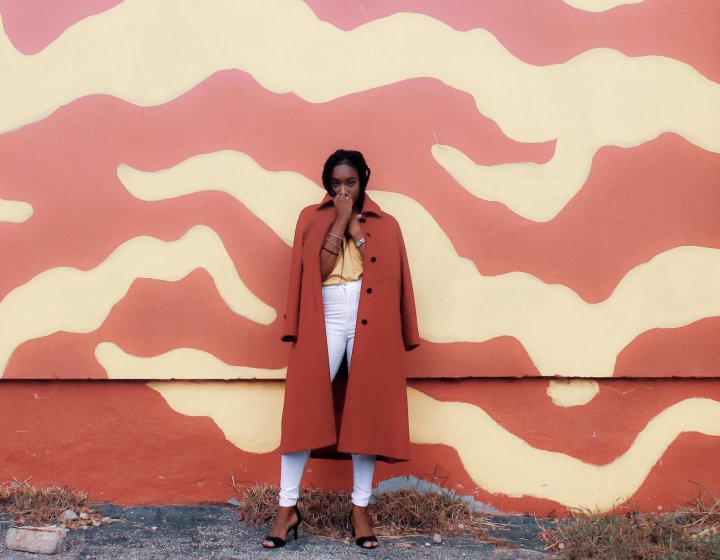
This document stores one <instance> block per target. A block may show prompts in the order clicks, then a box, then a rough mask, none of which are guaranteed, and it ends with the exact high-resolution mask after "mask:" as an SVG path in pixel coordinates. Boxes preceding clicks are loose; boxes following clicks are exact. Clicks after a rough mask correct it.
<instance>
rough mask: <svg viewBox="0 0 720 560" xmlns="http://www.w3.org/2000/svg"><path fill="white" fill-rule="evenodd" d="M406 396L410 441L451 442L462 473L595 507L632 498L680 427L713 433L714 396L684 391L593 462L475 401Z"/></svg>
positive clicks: (718, 422) (486, 483)
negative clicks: (620, 448) (549, 446)
mask: <svg viewBox="0 0 720 560" xmlns="http://www.w3.org/2000/svg"><path fill="white" fill-rule="evenodd" d="M408 398H409V406H410V437H411V439H412V441H413V442H415V443H429V444H438V443H439V444H444V445H449V446H451V447H454V448H455V449H456V450H457V452H458V455H459V456H460V460H461V461H462V463H463V466H464V467H465V469H466V470H467V472H468V474H469V475H470V476H471V477H472V479H473V480H474V481H475V482H476V483H477V484H478V485H479V486H481V487H482V488H483V489H484V490H487V491H489V492H493V493H502V494H506V495H508V496H513V497H521V496H533V497H536V498H546V499H549V500H554V501H557V502H559V503H561V504H564V505H566V506H570V507H580V508H591V509H595V508H597V509H599V510H600V511H608V510H610V509H612V508H613V506H615V505H617V504H619V503H622V502H624V501H626V500H628V499H629V498H631V497H632V495H633V494H634V493H635V492H636V491H637V490H638V488H639V487H640V485H641V484H642V483H643V482H644V481H645V479H646V478H647V476H648V474H649V473H650V470H651V469H652V467H653V466H654V465H655V464H656V463H657V462H658V460H659V459H660V458H661V457H662V456H663V453H664V452H665V450H666V449H667V448H668V446H669V445H670V444H671V443H672V442H673V441H675V440H676V439H677V437H678V436H679V435H680V434H682V433H684V432H698V433H701V434H706V435H710V436H718V435H720V403H719V402H717V401H714V400H711V399H702V398H691V399H686V400H683V401H681V402H679V403H677V404H674V405H672V406H670V407H668V408H666V409H665V410H663V411H662V412H660V413H659V414H658V415H657V416H655V417H654V418H653V419H652V420H651V421H650V422H649V423H648V424H647V426H645V428H643V429H642V430H641V431H640V433H638V435H637V437H636V438H635V440H634V441H633V443H632V445H631V446H630V448H629V449H628V450H627V451H626V452H625V453H623V454H622V455H620V456H619V457H618V458H616V459H615V460H614V461H612V462H611V463H608V464H606V465H592V464H588V463H585V462H583V461H581V460H579V459H576V458H574V457H571V456H569V455H565V454H563V453H557V452H551V451H546V450H542V449H538V448H535V447H532V446H531V445H530V444H528V443H527V442H526V441H524V440H523V439H521V438H519V437H517V436H516V435H514V434H512V433H510V432H508V431H507V430H505V429H504V428H503V427H502V426H500V425H498V424H497V422H495V421H494V420H493V419H492V418H491V417H490V416H489V415H488V414H487V413H486V412H485V411H484V410H482V409H481V408H479V407H477V406H474V405H471V404H467V403H459V402H441V401H437V400H434V399H432V398H431V397H429V396H427V395H425V394H423V393H421V392H420V391H417V390H413V389H409V390H408ZM604 435H605V436H606V437H608V434H604ZM489 449H491V450H492V453H488V450H489Z"/></svg>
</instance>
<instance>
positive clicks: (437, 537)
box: [433, 533, 442, 544]
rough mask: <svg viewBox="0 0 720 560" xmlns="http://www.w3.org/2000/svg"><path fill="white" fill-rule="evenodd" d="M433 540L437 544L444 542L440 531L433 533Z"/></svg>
mask: <svg viewBox="0 0 720 560" xmlns="http://www.w3.org/2000/svg"><path fill="white" fill-rule="evenodd" d="M433 542H434V543H435V544H440V543H441V542H442V537H441V536H440V533H435V534H434V535H433Z"/></svg>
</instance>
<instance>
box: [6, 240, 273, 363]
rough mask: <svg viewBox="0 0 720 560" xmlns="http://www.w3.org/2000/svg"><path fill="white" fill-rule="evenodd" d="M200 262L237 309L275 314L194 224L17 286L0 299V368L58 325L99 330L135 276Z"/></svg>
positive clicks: (162, 275)
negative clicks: (167, 238) (92, 264)
mask: <svg viewBox="0 0 720 560" xmlns="http://www.w3.org/2000/svg"><path fill="white" fill-rule="evenodd" d="M200 267H201V268H204V269H206V270H207V271H208V272H209V273H210V274H211V276H212V277H213V280H214V281H215V285H216V287H217V289H218V292H219V293H220V295H221V296H222V297H223V299H224V300H225V302H226V303H227V305H228V307H229V308H230V309H232V310H233V311H234V312H235V313H241V314H243V315H246V316H247V317H249V318H250V319H252V320H254V321H257V322H259V323H263V324H268V323H271V322H272V321H273V320H274V319H275V315H276V312H275V310H274V309H273V308H271V307H269V306H268V305H266V304H265V303H263V302H262V301H260V300H259V299H258V298H257V297H256V296H255V295H254V294H253V293H252V292H250V291H249V290H248V289H247V287H246V286H245V283H244V282H243V281H242V279H241V278H240V277H239V276H238V274H237V271H236V270H235V267H234V266H233V264H232V261H231V260H230V259H229V257H228V256H227V253H226V252H225V249H224V247H223V244H222V241H221V240H220V238H219V237H218V236H217V234H216V233H215V232H214V231H212V230H211V229H210V228H207V227H205V226H195V227H194V228H192V229H190V230H189V231H188V232H187V233H186V234H185V235H184V236H183V237H182V238H180V239H178V240H177V241H174V242H164V241H160V240H158V239H154V238H149V237H145V238H143V237H136V238H135V239H131V240H129V241H127V242H126V243H124V244H123V245H121V246H120V247H118V248H117V250H116V251H115V252H113V254H112V255H110V256H109V257H108V258H107V259H106V260H105V261H104V262H103V263H101V264H100V265H98V266H97V267H96V268H94V269H92V270H90V271H83V270H78V269H74V268H56V269H52V270H47V271H45V272H43V273H42V274H39V275H38V276H36V277H35V278H33V279H32V280H31V281H30V282H28V283H27V284H24V285H22V286H19V287H17V288H15V289H14V290H13V291H12V292H10V293H9V294H8V295H7V296H5V298H4V299H3V300H2V301H0V340H1V342H0V370H4V368H5V365H6V364H7V361H8V359H9V358H10V355H11V354H12V352H13V350H15V348H17V347H18V346H19V345H20V344H22V343H23V342H25V341H27V340H31V339H33V338H38V337H42V336H47V335H49V334H51V333H53V332H56V331H60V330H63V331H69V332H90V331H93V330H95V329H97V328H98V327H99V326H100V325H101V324H102V323H103V321H104V320H105V319H106V318H107V316H108V313H110V310H111V309H112V306H113V305H114V304H116V303H117V302H118V301H119V300H121V299H122V298H123V297H124V295H125V294H126V293H127V291H128V288H129V287H130V284H132V282H133V281H134V280H135V279H136V278H142V277H150V278H156V279H162V280H169V281H173V280H179V279H181V278H183V277H184V276H186V275H187V274H188V273H189V272H191V271H192V270H194V269H196V268H200Z"/></svg>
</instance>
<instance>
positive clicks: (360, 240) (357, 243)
mask: <svg viewBox="0 0 720 560" xmlns="http://www.w3.org/2000/svg"><path fill="white" fill-rule="evenodd" d="M363 243H365V238H364V237H363V238H362V239H358V240H357V241H356V242H355V246H356V247H360V245H362V244H363Z"/></svg>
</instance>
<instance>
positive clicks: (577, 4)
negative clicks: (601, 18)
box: [563, 0, 645, 12]
mask: <svg viewBox="0 0 720 560" xmlns="http://www.w3.org/2000/svg"><path fill="white" fill-rule="evenodd" d="M644 1H645V0H563V2H565V3H566V4H567V5H568V6H572V7H573V8H576V9H578V10H585V11H586V12H606V11H607V10H612V9H613V8H617V7H618V6H626V5H628V4H641V3H642V2H644Z"/></svg>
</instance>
